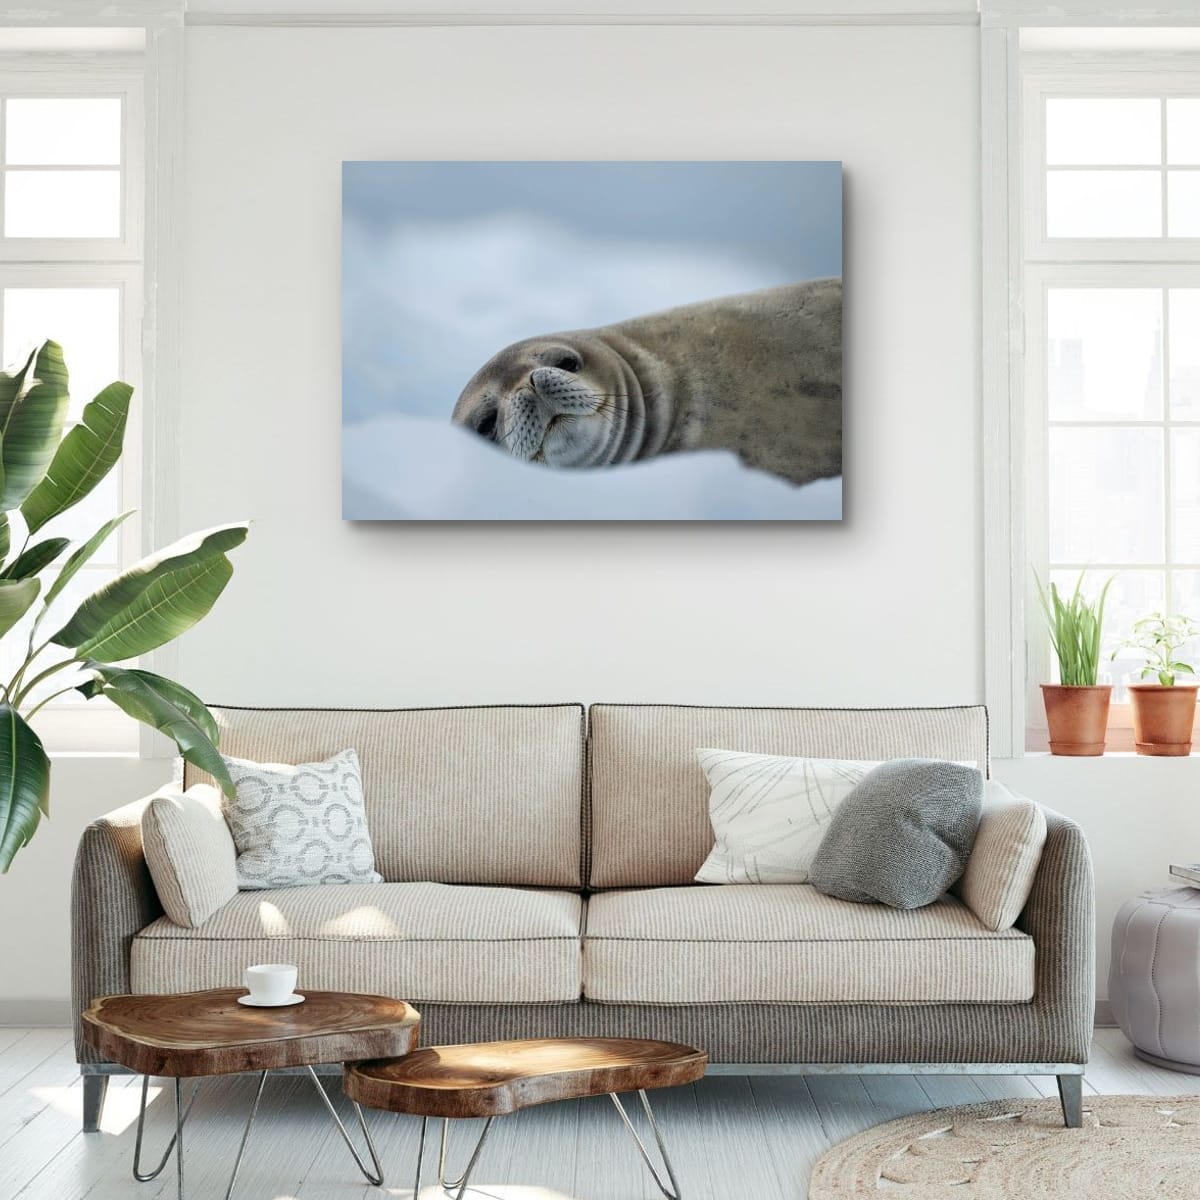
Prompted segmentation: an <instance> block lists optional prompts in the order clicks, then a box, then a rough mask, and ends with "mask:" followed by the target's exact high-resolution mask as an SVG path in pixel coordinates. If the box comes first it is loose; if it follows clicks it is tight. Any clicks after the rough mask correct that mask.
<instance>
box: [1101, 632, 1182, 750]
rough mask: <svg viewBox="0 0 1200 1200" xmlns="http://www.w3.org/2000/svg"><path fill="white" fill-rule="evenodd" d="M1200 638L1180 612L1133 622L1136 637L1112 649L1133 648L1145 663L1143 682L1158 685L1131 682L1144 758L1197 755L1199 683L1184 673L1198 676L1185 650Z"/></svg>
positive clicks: (1139, 745)
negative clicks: (1185, 680) (1194, 741)
mask: <svg viewBox="0 0 1200 1200" xmlns="http://www.w3.org/2000/svg"><path fill="white" fill-rule="evenodd" d="M1197 634H1200V625H1197V624H1196V622H1195V621H1193V620H1192V619H1191V618H1190V617H1185V616H1181V615H1180V614H1179V613H1160V612H1155V613H1151V614H1150V615H1149V616H1148V617H1143V618H1142V619H1141V620H1140V621H1136V622H1134V626H1133V636H1132V637H1131V638H1129V639H1127V640H1126V641H1124V642H1122V643H1121V646H1120V647H1118V649H1117V650H1114V651H1113V658H1116V656H1117V653H1118V651H1119V650H1120V649H1122V648H1125V647H1130V648H1132V649H1134V650H1137V651H1138V652H1139V653H1140V654H1141V656H1142V657H1143V658H1145V660H1146V665H1145V666H1144V667H1143V668H1142V672H1141V678H1142V679H1143V680H1146V679H1151V680H1154V682H1153V683H1131V684H1130V685H1129V702H1130V704H1131V705H1132V706H1133V741H1134V747H1135V749H1136V750H1137V752H1138V753H1139V754H1153V755H1161V756H1174V755H1187V754H1191V752H1192V725H1193V723H1194V721H1195V719H1196V692H1197V689H1198V688H1200V684H1195V683H1192V682H1190V681H1189V682H1188V683H1180V682H1179V681H1178V679H1179V676H1180V675H1188V676H1195V674H1196V672H1195V669H1194V668H1193V667H1192V664H1191V663H1188V662H1184V661H1183V660H1182V659H1181V658H1180V657H1179V654H1180V651H1181V650H1182V649H1183V647H1184V646H1185V645H1186V644H1187V643H1188V642H1189V641H1191V639H1192V638H1194V637H1195V636H1196V635H1197Z"/></svg>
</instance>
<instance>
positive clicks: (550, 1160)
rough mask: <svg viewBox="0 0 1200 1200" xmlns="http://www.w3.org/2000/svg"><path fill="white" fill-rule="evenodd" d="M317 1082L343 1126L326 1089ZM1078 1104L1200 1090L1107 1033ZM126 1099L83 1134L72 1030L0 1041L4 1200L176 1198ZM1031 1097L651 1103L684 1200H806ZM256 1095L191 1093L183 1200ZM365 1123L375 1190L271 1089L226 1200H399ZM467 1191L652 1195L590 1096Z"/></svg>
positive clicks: (1024, 1085)
mask: <svg viewBox="0 0 1200 1200" xmlns="http://www.w3.org/2000/svg"><path fill="white" fill-rule="evenodd" d="M327 1084H328V1086H329V1087H330V1088H331V1089H332V1091H331V1094H332V1096H333V1097H334V1099H335V1101H336V1103H337V1104H338V1106H339V1110H340V1111H342V1112H343V1113H344V1114H346V1115H348V1113H349V1107H348V1105H346V1103H345V1101H344V1100H343V1099H342V1097H341V1095H340V1091H339V1087H338V1084H337V1081H336V1077H333V1078H330V1079H328V1080H327ZM152 1089H153V1092H152V1094H156V1099H155V1101H154V1103H153V1104H152V1106H151V1110H150V1112H151V1115H150V1118H149V1120H148V1122H147V1126H148V1128H147V1159H148V1160H150V1159H154V1158H156V1157H157V1153H158V1152H159V1151H160V1148H161V1147H162V1146H163V1145H164V1144H165V1141H164V1139H165V1138H166V1137H167V1136H168V1130H169V1129H170V1128H171V1127H172V1124H173V1119H174V1118H173V1106H172V1102H171V1097H172V1093H171V1091H170V1087H169V1084H168V1083H167V1081H162V1080H159V1081H155V1083H154V1084H152ZM1087 1090H1088V1091H1089V1092H1090V1093H1092V1094H1096V1093H1102V1094H1120V1093H1140V1094H1154V1095H1177V1094H1181V1093H1185V1092H1186V1093H1192V1094H1200V1076H1190V1075H1182V1074H1177V1073H1174V1072H1171V1071H1163V1070H1158V1069H1156V1068H1153V1067H1149V1066H1147V1065H1145V1064H1144V1063H1141V1062H1140V1061H1139V1060H1138V1059H1136V1058H1134V1056H1133V1054H1132V1053H1131V1052H1130V1050H1129V1047H1128V1045H1127V1044H1126V1042H1125V1040H1124V1038H1123V1037H1122V1036H1121V1034H1120V1033H1119V1032H1118V1031H1116V1030H1113V1029H1104V1030H1099V1031H1098V1032H1097V1035H1096V1041H1095V1046H1094V1050H1093V1057H1092V1063H1091V1065H1090V1067H1089V1069H1088V1077H1087ZM139 1091H140V1079H137V1080H135V1079H132V1078H128V1077H117V1078H116V1079H114V1080H113V1084H112V1086H111V1087H110V1088H109V1092H108V1102H107V1104H106V1106H105V1114H104V1122H103V1129H102V1131H101V1132H100V1133H95V1134H87V1135H85V1134H82V1133H80V1131H79V1124H80V1103H81V1090H80V1087H79V1080H78V1072H77V1068H76V1066H75V1062H74V1055H73V1052H72V1048H71V1042H70V1037H69V1034H68V1031H67V1030H65V1029H3V1028H0V1197H3V1200H17V1198H18V1197H19V1198H20V1200H82V1198H83V1197H85V1196H86V1197H88V1198H89V1200H117V1198H120V1200H127V1198H129V1197H137V1198H138V1200H152V1198H154V1197H164V1198H167V1200H169V1198H171V1197H173V1196H174V1195H175V1191H174V1188H175V1181H174V1176H173V1173H172V1171H171V1170H168V1171H166V1172H164V1174H163V1176H162V1177H161V1178H160V1179H158V1180H156V1181H155V1182H153V1183H146V1184H136V1183H134V1182H133V1180H132V1179H131V1177H130V1173H129V1171H130V1164H131V1162H132V1158H133V1140H134V1124H135V1121H136V1117H137V1102H138V1094H139ZM1039 1093H1041V1094H1043V1095H1053V1094H1054V1081H1053V1080H1051V1079H1034V1080H1024V1079H1010V1078H997V1077H978V1078H941V1077H931V1078H920V1079H918V1078H915V1077H913V1076H891V1077H888V1076H864V1077H856V1076H849V1077H835V1076H823V1077H812V1078H808V1079H800V1078H795V1077H788V1076H782V1077H780V1076H776V1077H761V1076H760V1077H754V1078H740V1077H730V1076H716V1077H711V1078H708V1079H705V1080H702V1081H701V1082H700V1083H698V1084H696V1085H694V1086H691V1087H685V1088H679V1089H677V1090H675V1091H670V1092H658V1093H655V1094H654V1097H653V1100H654V1105H655V1109H656V1111H657V1113H658V1115H659V1117H660V1121H661V1124H662V1126H663V1131H664V1135H665V1136H666V1138H667V1145H668V1148H669V1149H670V1150H671V1151H672V1154H673V1157H674V1159H675V1164H676V1167H677V1169H678V1172H679V1176H680V1182H681V1184H682V1188H683V1194H684V1196H685V1197H686V1200H730V1198H732V1200H742V1198H746V1200H751V1198H752V1200H803V1198H804V1197H805V1195H806V1192H807V1186H808V1176H809V1172H810V1171H811V1170H812V1165H813V1163H814V1162H815V1161H816V1159H817V1157H818V1156H819V1155H820V1154H821V1153H822V1151H823V1150H824V1149H825V1148H826V1147H827V1146H829V1145H831V1144H833V1143H834V1142H837V1141H840V1140H841V1139H842V1138H845V1137H848V1136H849V1135H850V1134H852V1133H855V1132H857V1131H858V1130H861V1129H864V1128H866V1127H867V1126H870V1125H874V1124H876V1123H878V1122H880V1121H886V1120H890V1119H891V1118H893V1117H898V1116H901V1115H903V1114H905V1113H911V1112H916V1111H918V1110H922V1109H931V1108H938V1107H941V1106H944V1105H953V1104H968V1103H973V1102H978V1101H980V1100H983V1099H993V1098H1003V1097H1007V1096H1022V1097H1030V1096H1035V1095H1037V1094H1039ZM252 1095H253V1082H252V1080H251V1079H249V1078H246V1077H237V1078H230V1079H220V1080H215V1081H212V1082H210V1083H208V1084H206V1085H205V1086H204V1088H203V1089H202V1090H201V1093H200V1098H199V1099H198V1101H197V1102H196V1109H195V1112H194V1113H193V1116H192V1119H191V1121H189V1123H188V1126H187V1130H186V1132H187V1134H188V1137H187V1155H186V1162H187V1165H188V1182H189V1188H188V1191H189V1195H190V1197H195V1198H196V1200H208V1198H209V1197H218V1196H223V1195H224V1189H225V1184H226V1182H227V1176H228V1172H229V1168H230V1165H231V1163H232V1159H233V1155H234V1153H235V1152H236V1149H237V1142H238V1139H239V1138H240V1136H241V1131H242V1126H243V1121H244V1114H245V1112H246V1110H247V1107H248V1105H249V1103H250V1100H251V1097H252ZM368 1119H369V1120H370V1123H371V1128H372V1130H373V1131H374V1133H375V1139H376V1144H377V1146H378V1148H379V1151H380V1156H381V1158H382V1160H383V1164H384V1169H385V1171H386V1172H387V1176H388V1178H387V1181H386V1184H385V1186H384V1188H383V1189H381V1190H377V1189H374V1188H371V1187H369V1186H367V1185H366V1183H365V1182H363V1181H362V1180H361V1178H360V1177H358V1176H357V1175H356V1174H355V1168H354V1166H353V1163H352V1162H351V1161H350V1158H349V1156H348V1154H347V1153H346V1150H345V1148H344V1146H343V1145H342V1144H341V1142H340V1140H339V1139H338V1134H337V1131H336V1130H335V1129H334V1127H333V1125H332V1123H331V1122H330V1121H329V1119H328V1116H327V1114H326V1113H325V1111H324V1109H323V1107H322V1106H321V1102H320V1099H319V1098H318V1097H317V1096H316V1095H315V1094H314V1093H313V1091H312V1085H311V1083H310V1082H309V1081H308V1080H307V1079H305V1078H303V1077H295V1076H281V1077H277V1078H273V1079H271V1080H269V1081H268V1083H267V1092H266V1095H265V1096H264V1099H263V1107H262V1109H261V1110H260V1117H259V1122H258V1123H257V1124H256V1125H255V1129H254V1135H253V1137H252V1140H251V1143H250V1151H249V1157H248V1159H247V1161H246V1163H245V1165H244V1166H243V1170H242V1176H241V1178H240V1180H239V1183H238V1191H237V1196H238V1197H239V1198H240V1200H279V1198H285V1197H295V1198H296V1200H333V1198H335V1197H336V1198H339V1200H340V1198H349V1197H353V1198H355V1200H368V1198H369V1197H381V1196H396V1197H404V1198H406V1200H407V1198H410V1197H411V1194H412V1193H411V1187H412V1181H411V1176H412V1169H413V1165H414V1163H413V1157H414V1152H415V1146H416V1126H417V1122H416V1121H415V1120H414V1119H412V1118H407V1117H392V1116H387V1115H384V1114H368ZM473 1124H474V1123H473V1122H463V1123H462V1126H463V1127H462V1128H459V1129H458V1141H457V1145H459V1146H460V1147H461V1146H463V1145H465V1144H466V1143H467V1141H468V1139H469V1136H470V1132H471V1131H470V1130H468V1129H467V1128H465V1127H466V1126H468V1125H473ZM459 1157H461V1156H459ZM457 1165H458V1163H457V1162H456V1161H454V1162H452V1163H451V1167H452V1168H453V1167H455V1166H457ZM476 1178H477V1179H478V1181H479V1186H478V1188H472V1193H473V1195H474V1198H475V1200H479V1198H480V1196H491V1197H502V1198H503V1200H655V1197H656V1196H657V1195H658V1193H657V1192H656V1191H655V1190H654V1185H653V1183H652V1181H651V1179H650V1177H649V1175H648V1174H647V1173H646V1171H645V1168H644V1167H643V1166H642V1164H641V1162H640V1160H639V1159H638V1157H637V1154H636V1151H635V1150H634V1148H633V1144H632V1142H630V1141H629V1140H628V1135H627V1134H625V1132H624V1131H623V1129H622V1128H621V1125H620V1123H619V1118H618V1117H617V1114H616V1112H615V1111H614V1110H613V1108H612V1105H611V1103H610V1102H609V1101H608V1100H607V1099H606V1098H604V1097H600V1098H598V1099H594V1100H583V1101H568V1102H566V1103H563V1104H552V1105H546V1106H544V1107H542V1108H537V1109H529V1110H527V1111H525V1112H523V1113H521V1114H520V1115H519V1116H517V1117H510V1118H507V1119H503V1120H500V1121H498V1122H497V1124H496V1126H495V1127H494V1129H493V1131H492V1134H491V1137H490V1138H489V1141H488V1144H487V1147H486V1148H485V1150H484V1154H483V1157H482V1159H481V1162H480V1166H479V1170H478V1173H477V1175H476ZM428 1179H429V1176H428V1175H427V1180H428ZM438 1196H440V1193H439V1192H437V1191H436V1189H435V1188H433V1187H432V1186H429V1187H427V1188H426V1189H424V1190H423V1192H422V1200H435V1198H436V1197H438Z"/></svg>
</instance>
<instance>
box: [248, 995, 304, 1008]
mask: <svg viewBox="0 0 1200 1200" xmlns="http://www.w3.org/2000/svg"><path fill="white" fill-rule="evenodd" d="M237 1002H238V1003H239V1004H244V1005H246V1007H247V1008H288V1007H290V1006H291V1005H293V1004H303V1003H304V997H303V996H301V995H300V993H299V992H293V993H292V994H291V995H290V996H289V997H288V998H287V999H286V1000H255V998H254V997H253V996H239V997H238V998H237Z"/></svg>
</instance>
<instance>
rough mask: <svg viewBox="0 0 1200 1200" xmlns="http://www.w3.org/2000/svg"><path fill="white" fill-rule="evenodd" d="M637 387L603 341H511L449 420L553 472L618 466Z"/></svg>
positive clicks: (638, 399) (579, 338)
mask: <svg viewBox="0 0 1200 1200" xmlns="http://www.w3.org/2000/svg"><path fill="white" fill-rule="evenodd" d="M640 406H641V395H640V389H639V386H638V382H637V379H636V377H635V376H634V375H633V373H632V372H631V371H630V370H629V368H628V366H627V365H626V364H624V363H622V362H621V361H620V358H619V356H618V355H617V354H616V353H615V352H614V351H613V350H612V349H611V348H610V347H608V346H606V345H605V344H604V343H603V342H601V341H600V340H598V339H594V338H587V337H583V336H579V335H574V334H562V335H557V336H554V337H551V338H548V339H547V338H530V339H528V340H526V341H523V342H515V343H513V345H511V346H508V347H507V348H505V349H504V350H502V351H501V352H500V353H499V354H497V355H496V356H495V357H494V358H492V359H490V360H489V361H488V362H487V363H486V364H485V365H484V366H483V368H482V369H481V370H479V371H478V372H476V374H475V375H474V377H473V378H472V379H471V381H470V382H469V383H468V384H467V386H466V387H465V388H464V389H463V393H462V395H461V396H460V397H459V399H458V403H457V404H456V405H455V407H454V416H453V420H454V421H455V422H457V423H458V424H460V425H465V426H467V428H469V429H473V430H474V431H475V432H476V433H478V434H479V435H480V436H481V437H484V438H487V439H488V440H489V441H493V442H495V443H496V444H497V445H498V446H500V447H501V448H503V449H504V450H507V451H508V453H509V454H511V455H513V457H514V458H522V459H525V460H526V461H530V462H544V463H546V464H547V465H548V466H552V467H592V466H604V465H606V464H608V463H611V462H615V461H619V457H618V456H619V455H620V454H622V453H623V449H622V444H623V443H624V442H625V441H626V440H627V435H628V433H629V431H630V424H631V423H630V420H629V415H630V414H631V413H635V412H636V411H637V410H638V409H639V408H640Z"/></svg>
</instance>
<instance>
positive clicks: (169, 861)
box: [142, 783, 238, 929]
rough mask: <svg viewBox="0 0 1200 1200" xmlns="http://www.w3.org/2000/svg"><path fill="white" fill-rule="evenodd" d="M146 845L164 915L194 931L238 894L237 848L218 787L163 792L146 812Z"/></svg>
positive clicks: (144, 844) (198, 787)
mask: <svg viewBox="0 0 1200 1200" xmlns="http://www.w3.org/2000/svg"><path fill="white" fill-rule="evenodd" d="M142 846H143V848H144V851H145V854H146V865H147V866H148V867H149V868H150V877H151V878H152V879H153V880H154V887H155V890H156V891H157V892H158V898H159V900H160V901H161V902H162V906H163V910H164V911H165V912H166V914H167V916H168V917H170V918H171V920H172V921H174V922H175V924H176V925H184V926H186V927H187V928H189V929H194V928H195V927H196V926H197V925H202V924H203V923H204V922H205V921H207V920H208V918H209V917H211V916H212V915H213V913H215V912H216V911H217V909H218V908H220V907H221V906H222V905H224V904H227V903H228V902H229V901H230V900H232V899H233V898H234V896H236V895H237V892H238V883H237V848H236V847H235V846H234V844H233V834H231V833H230V832H229V826H228V825H226V824H225V817H224V815H223V814H222V812H221V796H220V793H219V792H218V791H217V789H216V788H214V787H212V786H210V785H209V784H206V783H198V784H196V785H195V786H194V787H190V788H188V790H187V791H186V792H182V793H181V792H175V791H166V790H164V791H162V792H159V793H158V795H156V796H154V797H153V798H152V799H151V801H150V803H149V804H148V805H147V806H146V810H145V812H143V813H142Z"/></svg>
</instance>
